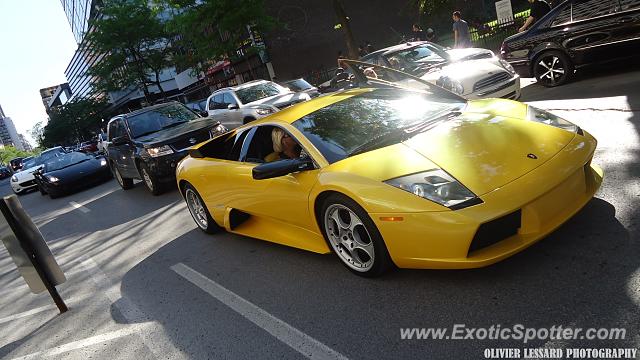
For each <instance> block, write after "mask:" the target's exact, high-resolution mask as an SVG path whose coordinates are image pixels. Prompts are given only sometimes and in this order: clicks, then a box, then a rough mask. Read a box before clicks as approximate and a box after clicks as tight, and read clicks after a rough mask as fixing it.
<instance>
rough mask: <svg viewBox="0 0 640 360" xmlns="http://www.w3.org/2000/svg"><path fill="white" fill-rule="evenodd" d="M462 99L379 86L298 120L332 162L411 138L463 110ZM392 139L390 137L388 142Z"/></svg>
mask: <svg viewBox="0 0 640 360" xmlns="http://www.w3.org/2000/svg"><path fill="white" fill-rule="evenodd" d="M465 104H466V103H465V102H464V100H462V99H449V98H444V97H437V96H433V95H427V94H424V93H420V92H413V91H405V90H398V89H377V90H373V91H370V92H366V93H364V94H360V95H356V96H353V97H351V98H348V99H346V100H343V101H340V102H337V103H334V104H332V105H329V106H327V107H324V108H322V109H320V110H317V111H315V112H312V113H310V114H308V115H306V116H304V117H302V118H300V119H299V120H296V121H295V122H293V124H292V125H293V126H295V127H296V128H297V129H298V130H300V131H301V132H302V133H304V135H305V136H306V137H307V138H308V139H309V140H310V141H311V142H312V143H313V144H314V146H315V147H316V148H317V149H318V150H319V151H320V152H321V153H322V155H323V156H324V157H325V159H327V161H328V162H330V163H333V162H336V161H340V160H342V159H344V158H346V157H349V156H352V155H355V154H356V153H360V152H365V151H371V150H374V149H376V148H380V147H383V146H387V145H391V144H393V143H397V142H400V141H402V140H404V139H408V138H410V137H411V136H413V134H415V133H416V132H414V131H413V130H414V129H415V130H419V131H426V130H428V127H426V126H424V125H428V124H430V123H431V122H432V121H433V120H436V119H441V118H442V117H443V116H445V115H447V114H451V113H455V112H457V111H460V110H461V109H462V108H464V106H465ZM389 140H390V141H389Z"/></svg>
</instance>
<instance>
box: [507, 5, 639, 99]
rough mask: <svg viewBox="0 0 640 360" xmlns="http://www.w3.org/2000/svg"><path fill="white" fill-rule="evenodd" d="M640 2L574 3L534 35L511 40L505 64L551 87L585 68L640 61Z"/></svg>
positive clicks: (552, 16)
mask: <svg viewBox="0 0 640 360" xmlns="http://www.w3.org/2000/svg"><path fill="white" fill-rule="evenodd" d="M638 49H640V1H638V0H570V1H565V2H564V3H562V4H560V5H558V6H557V7H555V8H554V9H553V10H551V12H549V13H548V14H547V15H546V16H544V17H543V18H541V19H540V20H539V21H538V22H536V23H535V24H534V25H533V26H532V27H531V28H530V29H529V30H527V31H525V32H523V33H520V34H516V35H513V36H511V37H508V38H507V39H505V40H504V42H503V44H502V49H501V51H500V53H501V56H502V58H503V59H505V60H507V61H508V62H509V63H511V65H513V67H514V68H516V70H517V71H518V72H519V73H520V74H522V75H523V76H535V78H536V79H537V80H538V82H539V83H540V84H542V85H544V86H547V87H553V86H558V85H562V84H564V83H566V82H567V81H569V80H570V79H571V77H572V76H573V74H574V70H575V69H579V68H581V67H583V66H585V65H590V64H596V63H601V62H608V61H612V60H619V59H623V58H627V57H631V56H636V57H637V56H639V55H640V52H639V51H638Z"/></svg>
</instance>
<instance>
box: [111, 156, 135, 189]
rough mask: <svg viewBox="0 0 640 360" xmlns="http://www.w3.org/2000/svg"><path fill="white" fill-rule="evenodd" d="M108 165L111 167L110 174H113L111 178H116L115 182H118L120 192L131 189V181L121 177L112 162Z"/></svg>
mask: <svg viewBox="0 0 640 360" xmlns="http://www.w3.org/2000/svg"><path fill="white" fill-rule="evenodd" d="M110 165H111V173H112V174H113V177H114V178H116V181H117V182H118V184H119V185H120V187H121V188H122V190H129V189H132V188H133V179H128V178H124V177H122V175H120V170H118V167H117V166H116V164H114V163H113V162H111V163H110Z"/></svg>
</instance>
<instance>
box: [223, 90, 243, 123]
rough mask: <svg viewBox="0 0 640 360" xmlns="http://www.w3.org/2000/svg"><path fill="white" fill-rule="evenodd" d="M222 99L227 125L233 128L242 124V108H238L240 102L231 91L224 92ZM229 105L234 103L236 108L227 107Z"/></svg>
mask: <svg viewBox="0 0 640 360" xmlns="http://www.w3.org/2000/svg"><path fill="white" fill-rule="evenodd" d="M222 100H223V102H224V106H225V108H226V109H227V122H228V124H229V126H230V127H234V128H235V127H238V126H240V125H242V124H243V120H244V116H243V112H242V109H240V102H239V101H238V100H237V99H236V97H235V96H234V95H233V93H232V92H231V91H227V92H225V93H224V94H223V98H222ZM229 105H235V106H237V108H235V109H229ZM225 126H226V125H225Z"/></svg>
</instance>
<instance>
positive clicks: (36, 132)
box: [28, 121, 44, 146]
mask: <svg viewBox="0 0 640 360" xmlns="http://www.w3.org/2000/svg"><path fill="white" fill-rule="evenodd" d="M28 133H29V135H31V137H32V138H33V139H34V140H35V141H36V144H37V145H38V146H42V144H43V143H44V126H43V124H42V121H39V122H37V123H36V124H35V125H33V127H32V128H31V130H29V131H28Z"/></svg>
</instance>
